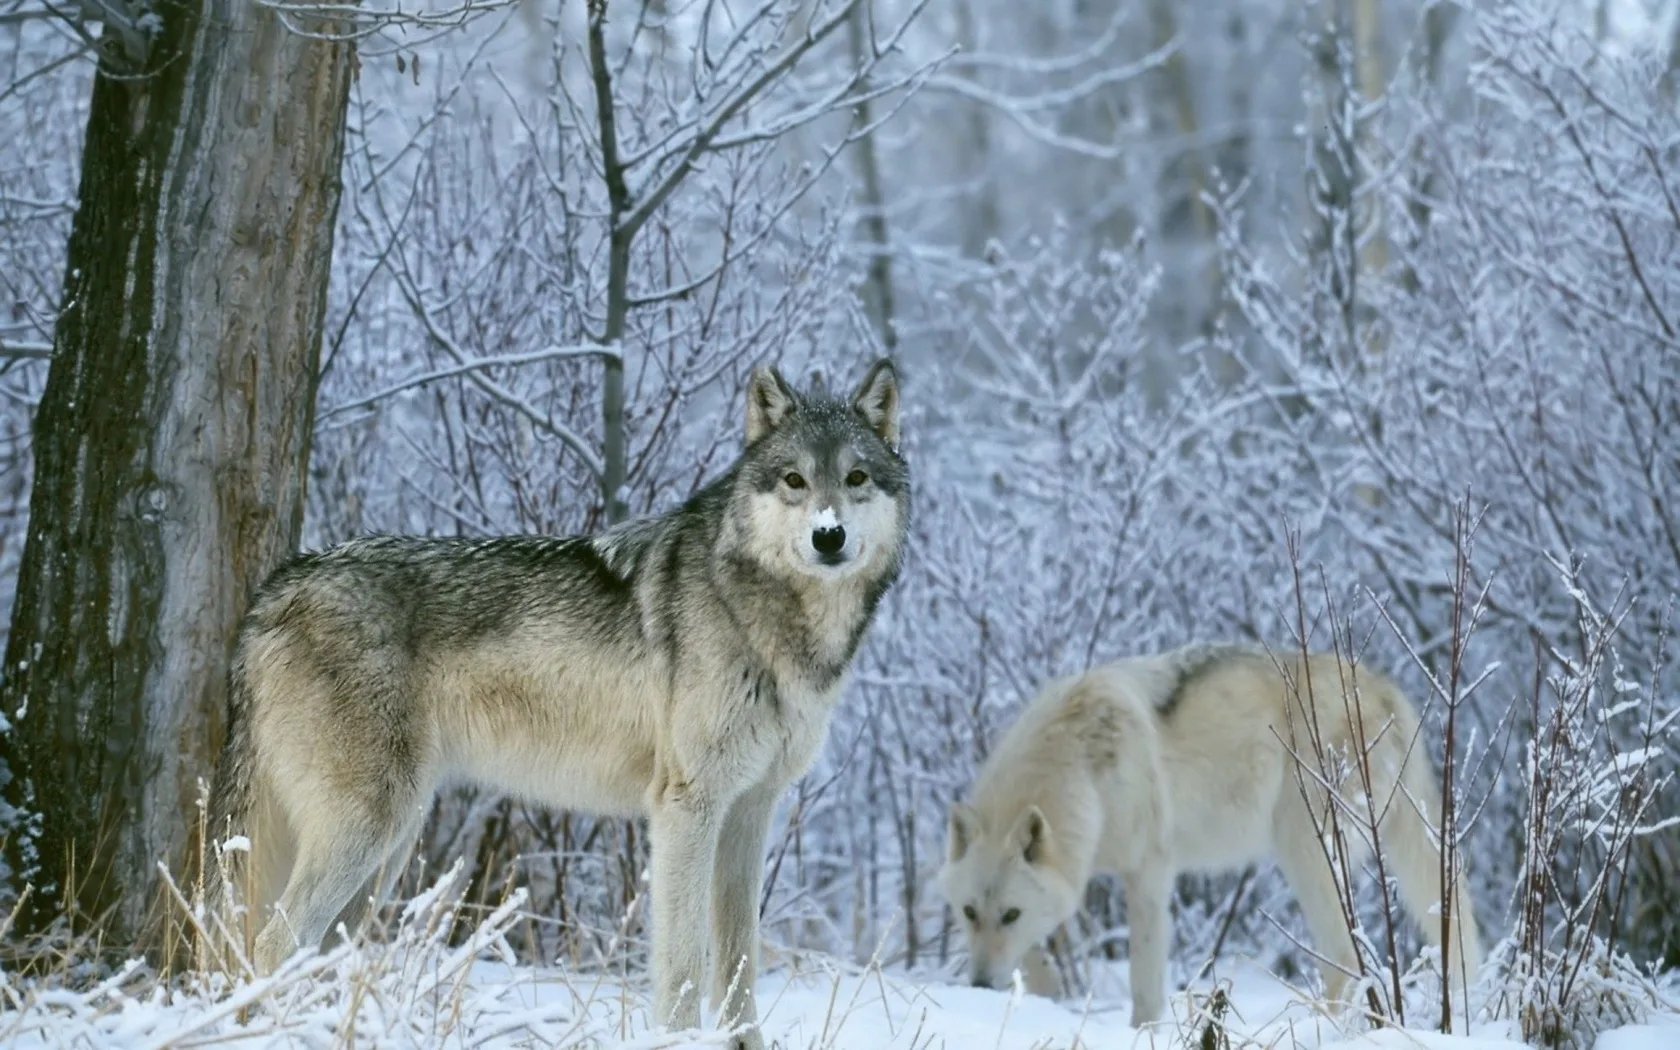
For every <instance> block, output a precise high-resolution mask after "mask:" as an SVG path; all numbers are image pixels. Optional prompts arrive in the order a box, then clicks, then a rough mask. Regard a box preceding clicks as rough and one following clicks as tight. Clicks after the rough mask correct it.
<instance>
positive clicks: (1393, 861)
mask: <svg viewBox="0 0 1680 1050" xmlns="http://www.w3.org/2000/svg"><path fill="white" fill-rule="evenodd" d="M1389 706H1390V708H1391V709H1392V710H1393V712H1394V716H1395V721H1394V724H1393V725H1392V726H1390V727H1389V731H1388V742H1389V746H1391V747H1393V748H1394V749H1395V752H1396V753H1397V754H1399V755H1401V756H1402V760H1404V761H1405V765H1404V767H1403V769H1402V772H1401V777H1400V783H1401V791H1400V793H1399V794H1398V795H1397V796H1396V797H1395V798H1394V800H1393V802H1392V804H1391V805H1390V806H1389V807H1388V812H1387V814H1386V815H1385V817H1384V819H1383V822H1382V829H1381V830H1382V845H1383V853H1384V856H1385V857H1386V859H1387V863H1388V865H1389V867H1390V868H1391V869H1392V871H1393V872H1394V877H1395V880H1396V881H1397V882H1398V883H1399V884H1400V899H1401V900H1402V901H1404V902H1405V905H1406V910H1407V911H1409V912H1411V914H1412V917H1413V918H1414V919H1416V920H1417V922H1418V925H1420V926H1421V927H1423V933H1424V936H1425V937H1427V938H1428V939H1429V943H1430V944H1433V945H1435V946H1436V947H1437V948H1439V947H1441V932H1442V931H1441V923H1442V915H1441V910H1442V902H1443V901H1447V900H1450V901H1451V904H1452V907H1451V909H1450V912H1451V914H1450V916H1448V924H1449V929H1448V933H1447V936H1448V938H1449V939H1450V940H1451V941H1452V942H1453V945H1454V950H1453V951H1452V952H1451V953H1450V955H1449V953H1446V952H1444V951H1443V955H1444V956H1447V957H1449V958H1450V959H1451V966H1450V969H1449V975H1450V977H1449V979H1450V980H1451V981H1452V984H1453V986H1454V987H1463V986H1464V985H1465V984H1470V983H1474V982H1475V980H1476V971H1477V970H1478V969H1480V967H1481V963H1482V939H1481V933H1480V929H1479V927H1478V926H1477V925H1476V913H1475V911H1474V909H1473V908H1472V907H1471V904H1470V875H1469V871H1468V869H1467V867H1466V866H1465V864H1464V854H1463V853H1462V852H1458V851H1455V852H1454V858H1455V861H1456V867H1457V869H1458V870H1457V871H1456V872H1448V873H1446V879H1447V880H1449V881H1450V884H1451V895H1450V897H1449V895H1448V894H1446V893H1443V892H1442V881H1443V872H1442V864H1443V860H1442V854H1441V843H1442V833H1441V832H1440V831H1439V830H1438V829H1439V828H1440V827H1441V792H1440V789H1439V788H1438V787H1437V786H1436V783H1435V773H1434V770H1433V767H1432V766H1431V764H1430V762H1429V760H1428V759H1427V758H1426V757H1425V756H1424V753H1423V745H1422V742H1421V740H1420V738H1419V736H1418V720H1417V716H1416V714H1415V713H1414V712H1413V711H1412V708H1411V705H1410V704H1409V703H1407V701H1406V699H1405V697H1403V696H1400V695H1399V694H1398V692H1395V693H1394V694H1393V702H1392V703H1391V704H1390V705H1389ZM1407 751H1410V758H1409V759H1406V758H1405V753H1406V752H1407Z"/></svg>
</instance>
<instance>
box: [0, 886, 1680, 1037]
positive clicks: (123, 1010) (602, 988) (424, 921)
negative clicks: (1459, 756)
mask: <svg viewBox="0 0 1680 1050" xmlns="http://www.w3.org/2000/svg"><path fill="white" fill-rule="evenodd" d="M454 877H455V874H454V873H452V874H451V875H450V876H446V877H445V879H443V880H441V881H440V882H439V884H438V885H437V886H436V887H434V888H433V889H432V890H431V891H429V892H427V893H424V894H422V895H421V896H420V897H418V898H416V899H414V900H413V901H410V902H409V903H408V904H407V905H406V906H405V907H404V908H403V912H404V914H403V917H402V920H401V921H400V922H399V923H398V924H397V927H396V929H395V931H394V933H393V935H392V937H391V940H390V941H389V942H387V943H383V944H365V945H340V946H339V947H337V948H335V949H332V950H330V951H328V952H325V953H322V954H314V953H305V954H300V955H298V956H297V957H295V958H294V959H292V960H291V961H290V962H289V963H288V964H286V965H285V966H284V967H282V968H281V970H280V971H279V972H278V973H276V974H274V975H272V976H270V977H267V978H263V979H261V980H258V981H255V982H248V983H241V984H239V985H238V986H237V987H235V988H234V989H233V990H232V991H231V992H230V991H229V990H228V989H227V987H226V984H225V982H224V981H223V979H222V978H220V977H217V978H208V977H200V978H197V979H192V978H188V979H183V980H180V981H177V982H175V983H173V984H170V985H164V984H160V983H159V982H158V981H157V980H156V979H155V978H153V977H151V976H150V975H148V974H147V973H146V972H145V971H144V970H143V969H142V968H141V967H140V965H139V964H138V963H135V964H131V966H130V967H129V968H128V969H126V970H124V971H123V972H121V973H118V974H116V975H113V976H110V977H107V978H105V979H103V980H100V981H98V982H92V981H90V980H89V979H88V978H85V977H82V976H80V975H79V973H78V971H77V969H76V967H74V966H72V965H69V964H66V966H65V968H64V971H63V972H62V973H60V974H59V975H58V976H57V977H56V978H54V979H49V980H45V981H40V980H26V979H23V978H20V977H17V976H14V975H11V974H8V973H6V972H5V971H0V1047H3V1048H5V1050H12V1048H18V1050H24V1048H35V1047H43V1048H45V1047H55V1048H56V1047H88V1048H103V1047H123V1048H128V1047H134V1048H153V1050H164V1048H183V1050H184V1048H187V1047H201V1046H215V1045H230V1046H238V1047H241V1048H245V1047H249V1048H254V1050H268V1048H271V1047H310V1048H313V1047H323V1048H325V1047H341V1046H377V1047H400V1048H407V1047H416V1048H418V1047H475V1048H480V1047H482V1048H503V1047H507V1048H513V1047H539V1046H540V1047H549V1048H567V1050H569V1048H574V1047H576V1048H582V1047H627V1048H630V1047H633V1048H643V1050H655V1048H676V1047H704V1046H716V1045H719V1044H721V1043H723V1042H724V1041H725V1039H726V1033H723V1032H720V1031H717V1030H716V1029H707V1030H703V1031H697V1032H687V1033H669V1032H664V1031H659V1030H656V1029H654V1028H653V1027H652V1026H651V1024H650V1023H649V1017H648V1011H647V995H646V983H645V977H644V976H643V975H642V974H640V973H632V974H631V975H630V976H629V977H628V978H626V977H624V976H622V975H621V974H620V975H614V974H613V973H607V972H599V971H598V972H595V973H584V972H583V971H582V970H580V969H579V968H577V967H571V968H559V967H555V968H548V969H537V968H532V967H529V966H523V965H520V964H519V963H518V961H517V959H516V956H515V953H514V952H513V950H512V948H511V946H510V940H509V936H510V933H511V932H512V931H514V930H515V929H516V928H517V927H518V926H519V924H520V923H521V922H522V921H525V920H526V919H527V918H528V916H526V915H525V914H524V913H523V912H522V911H521V906H522V904H523V893H522V892H516V893H514V894H513V895H512V896H511V897H510V898H509V899H508V900H507V901H506V902H505V903H504V904H503V905H502V906H501V907H500V908H497V909H496V910H495V911H494V912H493V913H492V914H490V915H489V916H488V917H487V918H485V919H484V920H483V921H482V922H481V923H480V924H479V925H478V926H477V928H476V929H473V930H472V932H471V933H469V934H467V935H465V937H464V938H461V939H459V941H458V942H456V943H452V941H451V937H450V936H449V931H450V930H451V928H452V927H454V928H456V929H459V927H458V926H454V924H455V923H456V922H457V920H459V919H460V918H461V912H460V910H459V905H458V903H456V902H455V901H453V900H451V899H449V897H450V890H449V887H450V883H451V881H452V880H453V879H454ZM767 964H768V972H767V973H766V975H765V976H764V978H763V979H762V980H761V981H760V982H759V986H758V998H759V1002H760V1004H761V1012H762V1013H763V1015H764V1019H763V1031H764V1034H765V1036H766V1037H767V1041H768V1042H769V1043H771V1045H774V1046H780V1047H782V1048H784V1050H988V1048H989V1050H1057V1048H1066V1050H1074V1048H1089V1050H1108V1048H1131V1047H1137V1048H1156V1047H1159V1048H1162V1050H1165V1048H1169V1047H1170V1048H1173V1050H1179V1048H1192V1047H1199V1046H1202V1045H1207V1044H1204V1043H1203V1042H1202V1041H1201V1040H1200V1039H1199V1038H1198V1036H1200V1035H1201V1034H1203V1027H1204V1017H1203V1016H1199V1015H1198V1013H1197V1011H1199V1010H1203V1009H1205V1004H1206V1002H1207V995H1208V993H1209V992H1210V991H1212V990H1213V989H1214V987H1215V986H1216V985H1215V983H1214V982H1212V981H1202V982H1199V983H1198V985H1197V986H1196V988H1195V994H1186V993H1179V994H1177V995H1175V996H1173V997H1172V1000H1171V1009H1172V1011H1173V1013H1174V1014H1175V1018H1174V1020H1173V1021H1169V1022H1165V1023H1162V1024H1160V1025H1157V1026H1152V1027H1151V1028H1149V1029H1147V1030H1142V1031H1140V1030H1136V1029H1133V1028H1131V1027H1129V1026H1128V1025H1127V1023H1126V1021H1127V1018H1128V1014H1129V1012H1130V1011H1129V1007H1128V994H1127V985H1126V973H1125V967H1124V966H1123V965H1117V966H1115V967H1113V968H1112V969H1104V970H1099V971H1098V972H1096V973H1095V974H1094V975H1092V978H1091V980H1092V987H1093V989H1094V991H1093V992H1092V993H1091V994H1090V995H1089V996H1088V997H1087V998H1086V999H1085V1000H1083V1001H1074V1002H1066V1001H1064V1002H1052V1001H1051V1000H1048V999H1043V998H1039V997H1036V996H1029V995H1025V994H1019V993H1016V994H1011V993H1008V992H997V991H989V990H983V989H975V988H969V987H965V986H962V985H960V984H957V983H954V982H953V980H952V979H951V978H949V977H946V976H942V975H939V974H932V975H929V974H918V975H907V974H903V973H893V972H883V971H882V970H881V969H880V968H878V967H873V966H865V967H859V966H854V965H850V964H847V963H842V962H840V961H838V960H835V959H832V958H829V957H826V956H819V955H810V954H791V955H789V954H785V953H773V954H772V955H771V956H770V957H769V958H768V959H767ZM1223 966H1224V969H1223V973H1222V977H1221V978H1220V980H1219V981H1218V983H1217V987H1219V988H1222V989H1224V990H1225V991H1226V992H1227V994H1228V996H1229V1000H1230V1009H1229V1011H1228V1013H1227V1014H1226V1018H1225V1031H1226V1033H1227V1035H1228V1036H1229V1044H1228V1045H1229V1046H1231V1047H1263V1048H1266V1050H1271V1048H1295V1047H1300V1048H1311V1050H1335V1048H1342V1047H1347V1048H1354V1047H1357V1048H1360V1050H1401V1048H1417V1050H1495V1048H1504V1047H1514V1046H1518V1045H1520V1044H1519V1043H1518V1042H1517V1041H1516V1039H1515V1033H1514V1032H1513V1030H1512V1027H1511V1026H1510V1024H1509V1023H1506V1022H1485V1023H1478V1024H1476V1025H1473V1026H1472V1027H1471V1029H1470V1033H1471V1034H1470V1035H1468V1036H1463V1035H1460V1036H1452V1037H1447V1036H1440V1035H1436V1034H1431V1033H1429V1032H1427V1031H1424V1030H1422V1029H1425V1028H1427V1027H1428V1022H1427V1019H1426V1018H1425V1017H1423V1016H1420V1017H1418V1018H1416V1019H1415V1020H1414V1022H1413V1023H1414V1024H1415V1025H1416V1027H1417V1028H1418V1029H1420V1030H1418V1031H1399V1030H1386V1031H1375V1032H1371V1031H1363V1032H1362V1031H1359V1030H1358V1025H1359V1022H1357V1021H1353V1022H1351V1023H1350V1022H1348V1021H1347V1020H1345V1019H1343V1020H1338V1019H1336V1018H1333V1017H1331V1016H1329V1015H1327V1014H1326V1013H1325V1011H1324V1010H1323V1009H1322V1008H1321V1007H1320V1006H1318V1005H1317V1004H1315V1003H1314V1002H1313V1001H1312V999H1311V997H1310V996H1308V995H1305V994H1302V993H1301V992H1300V991H1299V990H1297V989H1293V988H1291V987H1290V986H1289V985H1288V984H1286V983H1285V982H1283V981H1281V980H1279V979H1277V978H1276V977H1274V976H1272V975H1270V974H1268V973H1266V972H1265V971H1264V970H1263V969H1262V968H1260V967H1259V966H1257V965H1254V964H1252V963H1244V962H1243V961H1241V960H1237V959H1228V960H1225V961H1224V963H1223ZM605 969H606V970H611V969H612V968H611V967H607V968H605ZM1661 998H1663V997H1659V998H1658V999H1656V1000H1648V1001H1661ZM1666 998H1667V999H1668V1000H1669V1001H1671V1002H1672V1001H1673V1000H1674V997H1672V996H1668V997H1666ZM1642 1012H1651V1011H1642ZM1423 1013H1427V1011H1423ZM1622 1016H1634V1015H1632V1014H1624V1015H1622ZM1647 1021H1648V1022H1649V1023H1645V1024H1638V1025H1630V1026H1627V1027H1622V1028H1619V1029H1617V1030H1615V1031H1612V1032H1609V1033H1606V1034H1605V1035H1603V1036H1602V1037H1600V1038H1599V1039H1598V1041H1597V1044H1596V1047H1591V1048H1589V1047H1581V1048H1580V1050H1676V1048H1680V1012H1675V1011H1674V1010H1673V1009H1672V1008H1671V1007H1670V1008H1661V1009H1658V1010H1657V1011H1655V1013H1654V1016H1653V1017H1651V1018H1647Z"/></svg>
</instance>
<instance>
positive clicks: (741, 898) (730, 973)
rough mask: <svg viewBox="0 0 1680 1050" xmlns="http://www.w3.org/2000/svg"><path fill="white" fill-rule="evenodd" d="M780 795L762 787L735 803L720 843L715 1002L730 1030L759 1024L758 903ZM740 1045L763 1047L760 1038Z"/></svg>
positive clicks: (753, 1037) (715, 909)
mask: <svg viewBox="0 0 1680 1050" xmlns="http://www.w3.org/2000/svg"><path fill="white" fill-rule="evenodd" d="M778 795H779V792H776V791H773V790H771V789H769V788H767V787H757V788H754V789H752V790H750V791H748V792H747V793H746V794H745V795H743V796H741V797H740V798H738V799H736V800H735V803H734V804H733V805H732V806H730V807H729V816H728V817H726V818H725V819H724V822H723V833H722V836H721V838H720V839H719V840H718V855H717V872H716V875H715V876H714V878H713V882H712V929H713V943H714V944H715V945H716V946H717V955H716V957H715V958H714V960H713V966H712V988H713V992H712V1001H713V1002H714V1003H716V1004H717V1007H718V1016H719V1018H720V1020H721V1021H722V1023H723V1024H724V1025H726V1026H728V1025H737V1024H742V1023H744V1022H748V1021H753V1020H756V1019H757V1013H756V1010H755V1008H754V1003H753V985H754V983H755V982H756V980H757V978H758V899H759V895H760V893H761V891H762V889H763V885H764V841H765V838H766V837H767V836H768V835H769V833H770V819H771V817H773V816H774V815H775V811H776V799H777V796H778ZM749 1035H750V1036H751V1038H744V1039H743V1040H741V1042H740V1044H739V1045H741V1046H743V1047H746V1048H749V1050H751V1048H754V1047H758V1046H762V1045H763V1042H762V1038H761V1037H759V1036H758V1033H757V1032H752V1033H749Z"/></svg>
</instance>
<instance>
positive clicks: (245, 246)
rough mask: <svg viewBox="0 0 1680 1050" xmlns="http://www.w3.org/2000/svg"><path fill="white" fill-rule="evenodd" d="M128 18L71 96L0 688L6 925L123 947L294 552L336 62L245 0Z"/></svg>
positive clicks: (190, 811) (333, 136) (319, 294)
mask: <svg viewBox="0 0 1680 1050" xmlns="http://www.w3.org/2000/svg"><path fill="white" fill-rule="evenodd" d="M151 9H152V10H153V11H155V12H156V14H157V16H158V17H159V18H160V19H161V28H160V30H159V32H158V33H157V34H156V35H155V36H154V37H153V38H152V40H151V46H150V49H149V53H147V54H146V55H145V56H144V66H143V68H141V69H139V70H136V69H135V68H134V66H133V65H132V64H131V62H132V57H133V56H132V55H131V56H130V58H129V59H124V58H122V57H120V56H118V55H117V53H116V52H115V51H114V50H113V51H109V52H107V53H106V55H105V57H104V59H103V60H102V62H101V67H100V73H99V75H98V77H97V78H96V80H95V83H94V89H93V101H92V107H91V111H90V113H89V116H88V128H87V141H86V145H85V149H84V157H83V165H82V182H81V194H80V204H79V206H78V209H77V212H76V217H75V221H74V224H73V227H72V231H71V235H70V246H69V264H68V267H67V270H66V275H65V282H64V306H63V312H62V314H61V316H60V319H59V322H58V326H57V330H56V332H55V335H54V348H53V360H52V366H51V369H50V372H49V374H48V378H47V386H46V390H45V394H44V396H43V398H42V401H41V406H40V409H39V411H38V413H37V415H36V421H35V449H34V451H35V481H34V490H33V494H32V496H31V500H30V520H29V534H28V539H27V542H26V546H25V550H24V556H23V563H22V566H21V569H20V573H19V579H18V588H17V601H16V605H15V606H14V608H13V611H12V627H11V636H10V639H9V643H8V645H7V649H6V659H5V665H4V668H5V671H6V676H5V681H4V683H3V685H0V704H3V707H0V710H4V711H5V713H6V716H7V718H8V719H9V720H10V721H11V722H12V724H13V728H12V731H11V732H10V733H7V734H4V735H0V780H7V779H8V778H6V777H5V776H4V775H3V772H4V769H5V767H9V772H10V774H11V776H10V778H9V780H8V782H7V783H6V785H5V788H4V791H5V796H6V802H7V803H9V804H10V805H11V806H12V807H15V808H16V809H19V810H21V811H22V812H23V814H26V815H27V816H26V817H23V818H21V819H22V820H23V821H24V822H25V823H23V824H21V825H20V824H19V823H17V822H14V825H13V832H12V834H10V835H9V836H7V842H6V857H5V861H6V865H7V867H9V868H10V878H11V881H12V883H13V886H14V888H19V887H21V886H22V885H23V884H29V885H31V886H32V888H33V890H34V896H33V898H32V899H33V905H32V906H31V907H28V908H26V909H25V912H24V914H23V915H21V916H20V922H21V925H22V927H23V928H24V929H23V932H29V931H30V930H40V929H42V928H44V927H45V926H46V925H48V924H49V923H51V922H52V921H53V920H54V918H55V917H57V916H59V915H67V916H69V917H70V918H71V920H72V922H74V923H76V924H77V925H81V924H82V923H84V922H87V921H93V922H100V923H102V924H103V926H102V928H101V930H100V932H101V933H102V934H103V936H104V938H105V942H106V943H108V944H112V945H114V946H115V947H116V948H118V949H119V950H122V951H128V950H130V949H131V947H132V946H134V945H136V943H137V939H138V938H140V937H142V936H143V935H144V934H146V933H147V932H148V931H151V930H152V929H153V927H151V926H150V925H149V919H151V918H155V917H157V916H158V915H159V914H161V913H159V912H153V911H151V910H150V909H151V908H152V907H153V906H154V905H156V904H158V903H160V902H161V900H162V894H161V892H160V891H161V887H160V885H159V880H158V877H157V875H156V864H157V862H158V861H160V860H162V861H165V862H167V863H169V864H170V866H171V867H172V868H175V869H177V870H179V868H180V866H181V864H182V862H183V861H184V860H185V859H186V858H185V856H184V854H185V852H186V845H187V843H188V841H189V831H190V830H191V828H192V827H193V825H194V822H195V820H196V816H197V797H198V787H197V782H198V779H199V778H200V777H208V776H209V773H210V766H211V761H212V756H213V755H215V754H216V748H218V747H219V744H220V740H219V738H220V736H221V733H222V729H223V725H222V721H223V713H224V686H225V678H226V667H227V657H228V653H229V649H230V646H231V642H232V639H233V635H234V631H235V629H236V627H237V624H238V619H239V616H240V615H241V613H242V612H243V611H244V607H245V604H246V602H247V601H248V600H249V597H250V595H251V592H252V591H253V590H254V588H255V587H256V585H257V584H259V583H260V582H261V580H262V578H263V576H264V575H265V574H266V573H268V572H269V571H270V570H271V569H272V568H273V567H274V566H275V564H276V563H277V562H279V561H280V560H281V559H282V558H283V557H284V556H285V555H286V554H287V553H289V552H290V551H292V550H293V549H294V548H295V546H296V543H297V538H298V530H299V527H300V525H301V521H302V515H303V507H304V479H305V467H306V464H307V460H308V454H309V437H310V430H311V426H312V423H313V416H314V400H315V381H316V372H317V364H318V361H319V356H320V339H321V324H322V320H323V316H324V314H325V310H326V302H327V277H328V272H329V269H330V265H329V264H330V261H331V257H332V240H333V224H334V219H335V215H336V212H337V209H338V199H339V161H340V158H341V155H342V153H343V142H344V118H345V106H346V102H347V98H348V89H349V83H350V78H351V75H352V63H353V61H354V56H353V49H352V47H351V45H349V44H341V43H332V42H326V41H321V40H315V39H309V38H306V37H303V36H298V35H295V34H293V33H291V32H289V31H287V29H286V28H285V27H284V26H282V25H281V23H280V22H279V20H278V19H277V18H276V17H275V15H274V14H273V13H272V12H271V11H269V10H268V9H265V8H263V7H261V6H259V5H257V4H255V3H252V2H250V0H197V2H194V0H173V2H172V0H156V2H155V3H154V4H152V5H151ZM311 28H313V29H316V30H319V31H330V28H331V27H323V26H314V27H311ZM137 74H138V75H137Z"/></svg>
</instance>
